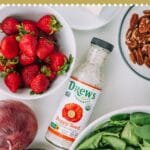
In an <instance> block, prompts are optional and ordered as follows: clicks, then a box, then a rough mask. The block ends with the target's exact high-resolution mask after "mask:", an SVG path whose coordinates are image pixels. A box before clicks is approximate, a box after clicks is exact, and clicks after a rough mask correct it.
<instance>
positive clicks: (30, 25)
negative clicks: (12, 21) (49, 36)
mask: <svg viewBox="0 0 150 150" xmlns="http://www.w3.org/2000/svg"><path fill="white" fill-rule="evenodd" d="M19 32H20V33H21V34H27V33H30V34H32V35H34V36H38V34H39V31H38V29H37V26H36V22H34V21H32V20H23V21H22V23H21V25H20V26H19Z"/></svg>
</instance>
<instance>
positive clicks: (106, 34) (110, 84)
mask: <svg viewBox="0 0 150 150" xmlns="http://www.w3.org/2000/svg"><path fill="white" fill-rule="evenodd" d="M122 9H123V11H122V12H121V13H120V14H119V15H118V16H117V17H116V18H115V19H113V21H111V22H110V23H109V24H107V25H106V26H104V27H102V28H99V29H96V30H91V31H77V30H73V32H74V35H75V39H76V44H77V56H78V57H77V64H79V63H80V62H81V60H82V59H84V57H85V56H86V53H87V49H88V48H89V46H90V40H91V38H92V37H94V36H95V37H99V38H102V39H104V40H106V41H109V42H111V43H113V44H114V45H115V48H114V51H113V52H112V53H111V54H110V56H109V57H108V59H107V60H106V62H105V66H104V75H105V81H104V88H103V93H102V94H101V96H100V98H99V100H98V102H97V105H96V107H95V109H94V112H93V114H92V116H91V118H90V122H91V121H93V120H95V119H97V118H98V117H100V116H102V115H103V114H105V113H107V112H110V111H113V110H116V109H120V108H123V107H128V106H133V105H150V92H149V91H150V83H149V81H146V80H144V79H142V78H140V77H139V76H137V75H136V74H135V73H133V72H132V71H131V70H130V69H129V68H128V66H127V65H126V64H125V62H124V60H123V59H122V57H121V54H120V51H119V47H118V30H119V26H120V22H121V19H122V16H123V14H124V12H125V11H126V9H127V7H122ZM65 86H66V85H65V84H64V85H63V86H62V87H61V88H60V89H59V93H58V92H56V93H55V94H53V95H51V96H48V97H46V98H45V99H38V100H34V101H23V102H25V103H26V104H27V105H29V106H30V107H31V108H32V109H33V111H34V112H35V113H36V116H37V119H38V123H39V130H38V134H37V136H36V139H35V140H34V142H33V143H32V145H31V147H34V148H40V147H41V148H42V147H44V144H46V143H47V142H46V141H45V139H44V135H45V132H46V130H47V127H48V124H49V122H50V120H51V119H52V116H53V115H54V113H55V111H56V109H57V106H58V104H59V102H60V101H61V97H62V95H63V93H64V89H65ZM0 98H1V99H7V98H10V97H8V96H6V95H2V93H1V92H0ZM90 122H89V123H90ZM48 147H49V148H48V150H54V148H52V147H51V146H48Z"/></svg>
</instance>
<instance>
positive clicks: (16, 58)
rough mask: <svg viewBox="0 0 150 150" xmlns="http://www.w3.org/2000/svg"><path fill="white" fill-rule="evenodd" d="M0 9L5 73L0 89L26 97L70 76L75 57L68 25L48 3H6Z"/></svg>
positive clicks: (38, 95)
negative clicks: (15, 4)
mask: <svg viewBox="0 0 150 150" xmlns="http://www.w3.org/2000/svg"><path fill="white" fill-rule="evenodd" d="M0 11H1V15H0V21H1V29H2V31H3V33H1V34H0V39H1V56H0V57H1V66H0V69H1V73H2V75H4V76H5V77H4V78H1V79H0V80H1V81H0V87H1V89H0V90H1V91H3V92H4V93H6V94H8V95H10V96H11V97H14V98H17V99H25V100H30V99H37V98H41V97H44V96H46V95H48V94H51V93H53V92H54V91H56V90H57V89H58V88H59V87H60V86H61V85H62V84H63V83H64V82H65V81H66V80H67V79H68V77H69V76H70V74H71V72H72V70H73V66H74V62H75V58H76V46H75V40H74V36H73V33H72V30H71V28H70V27H69V26H68V24H67V23H66V21H65V20H64V19H63V18H62V17H61V15H60V14H58V13H57V12H56V11H55V10H53V9H52V8H51V7H49V6H35V7H33V6H19V7H18V6H8V7H3V8H1V9H0ZM8 43H9V44H8ZM3 69H6V70H3ZM31 94H32V95H31Z"/></svg>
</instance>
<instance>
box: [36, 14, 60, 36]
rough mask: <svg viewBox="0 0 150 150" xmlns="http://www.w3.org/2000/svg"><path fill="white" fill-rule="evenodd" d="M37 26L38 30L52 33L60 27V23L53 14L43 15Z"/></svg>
mask: <svg viewBox="0 0 150 150" xmlns="http://www.w3.org/2000/svg"><path fill="white" fill-rule="evenodd" d="M37 26H38V28H39V29H40V30H42V31H43V32H45V33H47V34H53V33H55V32H56V31H58V30H59V29H60V27H61V24H60V23H59V21H58V20H57V19H56V17H55V16H53V15H45V16H43V17H42V18H40V20H39V21H38V23H37Z"/></svg>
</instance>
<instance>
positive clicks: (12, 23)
mask: <svg viewBox="0 0 150 150" xmlns="http://www.w3.org/2000/svg"><path fill="white" fill-rule="evenodd" d="M18 26H19V22H18V20H17V19H15V18H14V17H7V18H5V19H4V20H3V22H2V23H1V29H2V31H3V32H4V33H6V34H8V35H10V34H16V33H18Z"/></svg>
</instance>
